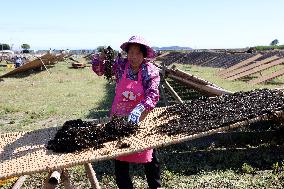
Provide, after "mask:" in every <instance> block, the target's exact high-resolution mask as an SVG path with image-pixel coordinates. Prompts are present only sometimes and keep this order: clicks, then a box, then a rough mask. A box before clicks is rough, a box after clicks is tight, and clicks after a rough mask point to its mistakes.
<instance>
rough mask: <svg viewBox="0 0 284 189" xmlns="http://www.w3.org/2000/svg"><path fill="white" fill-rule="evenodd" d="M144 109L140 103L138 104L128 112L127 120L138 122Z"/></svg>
mask: <svg viewBox="0 0 284 189" xmlns="http://www.w3.org/2000/svg"><path fill="white" fill-rule="evenodd" d="M144 110H145V107H144V106H143V105H142V104H138V105H137V106H136V107H135V108H134V109H133V110H132V111H131V112H130V114H129V116H128V122H132V123H135V124H138V123H139V121H140V117H141V114H142V113H143V111H144Z"/></svg>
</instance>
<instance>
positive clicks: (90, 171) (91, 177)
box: [85, 163, 101, 189]
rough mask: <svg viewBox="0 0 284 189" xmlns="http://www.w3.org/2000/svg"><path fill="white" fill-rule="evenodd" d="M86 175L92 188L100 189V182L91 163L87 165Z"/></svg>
mask: <svg viewBox="0 0 284 189" xmlns="http://www.w3.org/2000/svg"><path fill="white" fill-rule="evenodd" d="M85 169H86V173H87V176H88V179H89V180H90V183H91V186H92V188H93V189H100V188H101V187H100V184H99V181H98V179H97V177H96V172H95V171H94V169H93V167H92V165H91V164H90V163H87V164H85Z"/></svg>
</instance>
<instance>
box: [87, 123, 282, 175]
mask: <svg viewBox="0 0 284 189" xmlns="http://www.w3.org/2000/svg"><path fill="white" fill-rule="evenodd" d="M283 136H284V128H282V127H281V128H277V129H276V130H271V131H246V132H240V131H234V132H230V133H217V134H214V135H211V136H207V137H203V138H200V139H195V140H192V141H188V142H183V143H180V144H175V145H171V146H168V147H164V148H159V149H158V154H159V156H158V157H159V159H160V162H161V167H162V171H165V170H168V171H170V172H172V173H177V174H183V175H187V176H189V175H194V174H196V173H198V172H200V171H202V170H205V171H214V170H229V169H231V170H235V171H241V169H242V166H243V165H244V163H247V164H249V165H251V166H252V167H254V168H255V169H256V170H259V171H261V170H271V169H272V166H273V164H274V163H276V162H279V163H280V162H282V161H283V159H284V137H283ZM93 167H94V169H95V171H96V173H97V176H98V179H99V180H101V179H102V176H103V175H109V176H113V175H114V162H113V161H112V160H107V161H101V162H95V163H94V164H93ZM130 171H131V174H132V175H136V176H141V177H145V174H144V167H143V166H142V165H141V164H140V165H139V164H133V165H132V167H131V170H130Z"/></svg>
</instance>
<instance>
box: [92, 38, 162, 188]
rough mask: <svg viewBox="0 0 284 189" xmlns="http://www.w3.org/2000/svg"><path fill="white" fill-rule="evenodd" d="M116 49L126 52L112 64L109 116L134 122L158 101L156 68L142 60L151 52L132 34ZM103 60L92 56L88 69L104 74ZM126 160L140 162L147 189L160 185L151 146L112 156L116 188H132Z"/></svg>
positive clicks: (154, 155) (141, 40)
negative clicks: (112, 75)
mask: <svg viewBox="0 0 284 189" xmlns="http://www.w3.org/2000/svg"><path fill="white" fill-rule="evenodd" d="M120 48H121V49H122V50H123V51H125V52H126V53H127V58H126V59H123V58H117V59H116V61H115V64H114V66H113V72H114V75H115V78H116V89H115V97H114V101H113V104H112V108H111V116H112V115H114V114H115V115H119V116H128V121H130V122H133V123H136V124H138V122H139V121H141V120H143V118H145V116H146V114H147V112H149V111H151V110H152V109H153V108H154V107H155V106H156V104H157V102H158V100H159V83H160V77H159V71H158V69H157V67H156V66H154V65H153V64H151V63H149V62H148V61H147V60H146V58H153V57H154V55H155V53H154V50H153V49H152V48H151V47H150V46H149V45H148V43H147V42H146V41H145V39H143V38H142V37H140V36H132V37H131V38H130V39H129V41H128V42H125V43H123V44H122V45H121V46H120ZM104 59H105V55H104V54H101V55H100V56H99V57H95V58H94V59H93V62H92V63H93V64H92V65H93V66H92V68H93V71H94V72H95V73H97V74H98V75H103V74H104V64H103V62H104ZM129 163H143V164H144V167H145V174H146V177H147V182H148V186H149V188H151V189H152V188H153V189H157V188H160V187H161V181H160V164H159V161H158V159H157V152H156V150H155V149H154V150H153V149H149V150H145V151H143V152H140V153H134V154H130V155H127V156H120V157H117V158H116V159H115V176H116V183H117V185H118V187H119V188H120V189H132V188H133V184H132V181H131V178H130V175H129Z"/></svg>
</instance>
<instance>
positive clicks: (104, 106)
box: [86, 83, 115, 119]
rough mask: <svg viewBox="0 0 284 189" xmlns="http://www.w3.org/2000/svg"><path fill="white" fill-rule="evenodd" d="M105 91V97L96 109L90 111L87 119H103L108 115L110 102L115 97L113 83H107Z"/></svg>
mask: <svg viewBox="0 0 284 189" xmlns="http://www.w3.org/2000/svg"><path fill="white" fill-rule="evenodd" d="M105 89H106V96H105V98H103V99H102V101H101V102H100V103H99V105H98V107H96V108H94V109H91V110H90V111H89V114H88V115H87V116H86V118H87V119H98V118H100V117H105V116H108V115H109V112H110V109H111V105H112V101H113V99H114V95H115V84H114V83H111V84H109V83H107V84H106V86H105Z"/></svg>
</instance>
